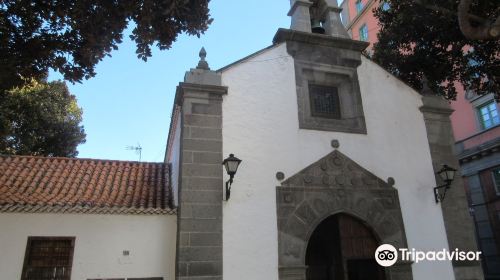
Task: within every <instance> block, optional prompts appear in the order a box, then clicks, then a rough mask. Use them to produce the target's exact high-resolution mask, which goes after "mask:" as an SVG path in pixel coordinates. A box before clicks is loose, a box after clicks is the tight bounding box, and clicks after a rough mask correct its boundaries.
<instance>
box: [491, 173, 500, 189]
mask: <svg viewBox="0 0 500 280" xmlns="http://www.w3.org/2000/svg"><path fill="white" fill-rule="evenodd" d="M492 173H493V185H495V191H496V193H497V195H500V168H497V169H495V170H493V172H492Z"/></svg>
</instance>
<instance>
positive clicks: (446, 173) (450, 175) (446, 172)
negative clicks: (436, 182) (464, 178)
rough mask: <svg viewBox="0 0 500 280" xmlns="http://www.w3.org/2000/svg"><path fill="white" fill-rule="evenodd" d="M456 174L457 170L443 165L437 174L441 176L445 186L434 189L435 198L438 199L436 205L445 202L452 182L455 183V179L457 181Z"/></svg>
mask: <svg viewBox="0 0 500 280" xmlns="http://www.w3.org/2000/svg"><path fill="white" fill-rule="evenodd" d="M456 172H457V170H456V169H455V168H452V167H450V166H448V165H446V164H443V167H442V168H441V170H439V171H438V172H436V174H437V175H439V177H440V178H441V180H443V182H444V185H441V186H437V187H435V188H434V198H435V199H436V203H439V202H440V201H443V200H444V198H445V196H446V191H448V189H449V188H450V186H451V182H453V179H455V173H456Z"/></svg>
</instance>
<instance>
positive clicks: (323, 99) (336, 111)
mask: <svg viewBox="0 0 500 280" xmlns="http://www.w3.org/2000/svg"><path fill="white" fill-rule="evenodd" d="M309 97H310V101H311V102H310V103H311V115H312V116H314V117H322V118H330V119H340V118H341V114H340V99H339V93H338V89H337V88H336V87H329V86H320V85H309Z"/></svg>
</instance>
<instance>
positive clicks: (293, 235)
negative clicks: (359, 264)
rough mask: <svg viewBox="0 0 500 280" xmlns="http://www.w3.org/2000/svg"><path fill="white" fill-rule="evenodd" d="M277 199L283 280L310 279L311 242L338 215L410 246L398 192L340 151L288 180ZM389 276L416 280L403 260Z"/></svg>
mask: <svg viewBox="0 0 500 280" xmlns="http://www.w3.org/2000/svg"><path fill="white" fill-rule="evenodd" d="M276 199H277V216H278V249H279V266H280V267H279V279H280V280H292V279H293V280H306V268H307V267H306V251H307V244H308V241H309V239H310V238H311V235H312V234H313V232H314V230H315V229H316V228H317V226H318V225H319V224H320V223H321V222H322V221H324V220H325V219H327V218H328V217H330V216H333V215H335V214H338V213H347V214H349V215H351V216H354V217H357V218H358V219H359V220H362V221H364V222H365V223H367V224H368V226H369V228H371V229H372V230H373V232H374V233H375V235H376V236H377V237H378V239H379V241H380V243H382V244H384V243H387V244H391V245H393V246H395V247H396V248H406V247H407V243H406V234H405V231H404V225H403V218H402V215H401V207H400V204H399V198H398V193H397V190H396V189H395V188H393V187H392V186H390V185H389V184H387V183H386V182H384V181H383V180H381V179H379V178H377V177H376V176H375V175H373V174H372V173H370V172H369V171H367V170H366V169H364V168H362V167H361V166H359V165H358V164H356V163H355V162H354V161H352V160H351V159H350V158H348V157H347V156H345V155H344V154H342V153H341V152H339V151H334V152H332V153H330V154H329V155H327V156H326V157H324V158H322V159H320V160H318V161H317V162H316V163H313V164H312V165H310V166H309V167H306V168H305V169H303V170H302V171H300V172H299V173H297V174H295V175H294V176H292V177H290V178H289V179H287V180H286V181H284V182H283V183H282V185H281V186H279V187H277V197H276ZM386 276H387V279H389V280H411V279H412V273H411V264H410V263H403V262H398V263H396V265H394V266H392V267H391V268H389V269H386Z"/></svg>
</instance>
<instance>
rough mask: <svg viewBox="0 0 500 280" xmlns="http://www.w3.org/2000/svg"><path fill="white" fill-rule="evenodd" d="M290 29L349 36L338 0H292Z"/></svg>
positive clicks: (289, 13)
mask: <svg viewBox="0 0 500 280" xmlns="http://www.w3.org/2000/svg"><path fill="white" fill-rule="evenodd" d="M290 6H291V8H290V11H289V12H288V16H290V17H292V24H291V26H290V29H292V30H296V31H302V32H308V33H318V34H325V35H329V36H333V37H340V38H349V35H348V34H347V31H346V30H345V28H344V26H343V25H342V22H341V21H340V12H341V11H342V9H341V8H339V7H338V5H337V1H336V0H290Z"/></svg>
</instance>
